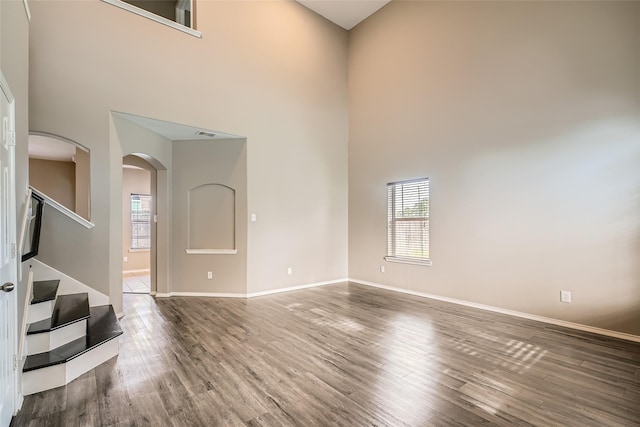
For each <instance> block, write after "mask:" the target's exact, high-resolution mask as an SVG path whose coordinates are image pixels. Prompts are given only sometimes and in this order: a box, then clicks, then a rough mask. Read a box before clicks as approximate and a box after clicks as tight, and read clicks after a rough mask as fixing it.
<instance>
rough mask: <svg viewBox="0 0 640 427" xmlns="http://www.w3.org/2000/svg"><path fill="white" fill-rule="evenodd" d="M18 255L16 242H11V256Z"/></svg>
mask: <svg viewBox="0 0 640 427" xmlns="http://www.w3.org/2000/svg"><path fill="white" fill-rule="evenodd" d="M15 257H16V244H15V243H12V244H11V258H15Z"/></svg>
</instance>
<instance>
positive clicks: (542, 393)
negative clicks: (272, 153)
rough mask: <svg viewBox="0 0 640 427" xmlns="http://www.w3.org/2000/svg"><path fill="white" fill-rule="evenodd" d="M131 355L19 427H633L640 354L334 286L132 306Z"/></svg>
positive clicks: (516, 322) (123, 353)
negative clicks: (242, 297)
mask: <svg viewBox="0 0 640 427" xmlns="http://www.w3.org/2000/svg"><path fill="white" fill-rule="evenodd" d="M124 302H125V313H126V316H125V317H124V318H123V319H122V321H121V326H122V328H123V330H124V335H123V336H122V337H121V345H120V355H119V357H118V358H114V359H112V360H110V361H109V362H107V363H105V364H104V365H102V366H100V367H98V368H96V369H94V370H92V371H90V372H88V373H87V374H85V375H83V376H82V377H80V378H78V379H77V380H75V381H73V382H72V383H71V384H69V385H68V386H66V387H61V388H58V389H55V390H51V391H47V392H44V393H39V394H36V395H33V396H28V397H27V398H26V399H25V402H24V405H23V408H22V411H21V412H20V413H19V415H18V416H17V417H15V418H14V420H13V422H12V426H133V425H135V426H143V425H150V426H180V427H183V426H215V425H220V426H288V425H301V426H311V425H313V426H334V425H335V426H405V425H408V426H449V425H452V426H453V425H455V426H478V425H505V426H506V425H537V426H598V427H602V426H633V425H640V344H638V343H633V342H627V341H622V340H617V339H611V338H606V337H602V336H598V335H592V334H589V333H583V332H579V331H575V330H570V329H565V328H562V327H557V326H552V325H547V324H543V323H538V322H534V321H529V320H524V319H519V318H514V317H510V316H506V315H500V314H495V313H489V312H484V311H481V310H476V309H471V308H466V307H461V306H457V305H453V304H448V303H444V302H439V301H432V300H429V299H424V298H419V297H413V296H409V295H403V294H399V293H394V292H389V291H384V290H379V289H375V288H369V287H366V286H361V285H356V284H346V283H345V284H339V285H331V286H324V287H320V288H314V289H308V290H301V291H296V292H289V293H283V294H277V295H271V296H265V297H260V298H254V299H250V300H240V299H211V298H194V297H191V298H175V297H174V298H171V299H158V300H157V301H156V300H154V299H152V298H151V297H149V296H148V295H125V297H124Z"/></svg>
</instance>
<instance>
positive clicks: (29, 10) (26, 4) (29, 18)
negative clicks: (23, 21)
mask: <svg viewBox="0 0 640 427" xmlns="http://www.w3.org/2000/svg"><path fill="white" fill-rule="evenodd" d="M22 4H24V11H25V13H26V14H27V20H28V21H29V22H31V9H29V3H27V0H22Z"/></svg>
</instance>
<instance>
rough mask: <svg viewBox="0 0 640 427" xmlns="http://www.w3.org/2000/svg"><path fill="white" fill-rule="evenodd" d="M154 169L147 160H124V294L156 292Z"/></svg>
mask: <svg viewBox="0 0 640 427" xmlns="http://www.w3.org/2000/svg"><path fill="white" fill-rule="evenodd" d="M155 176H156V174H155V168H154V167H153V166H152V165H151V164H149V163H148V162H146V161H145V160H144V159H142V158H140V157H138V156H135V155H129V156H125V157H124V158H123V159H122V208H123V209H122V253H123V258H122V292H123V293H129V294H150V293H152V292H153V291H155V286H154V281H153V280H152V278H155V271H153V272H152V268H153V266H154V265H155V263H152V254H155V250H153V249H154V247H155V246H154V245H155V221H154V219H155V217H156V209H155V206H156V203H155V192H156V183H155Z"/></svg>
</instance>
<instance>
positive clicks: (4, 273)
mask: <svg viewBox="0 0 640 427" xmlns="http://www.w3.org/2000/svg"><path fill="white" fill-rule="evenodd" d="M0 89H1V90H0V98H2V99H1V102H0V116H1V117H2V124H1V126H2V129H1V130H0V132H1V133H2V136H1V141H0V427H6V426H8V425H9V423H10V422H11V417H12V415H13V411H14V406H15V397H16V372H15V370H14V368H13V356H14V354H16V348H17V336H18V328H17V323H18V322H17V310H16V307H17V300H16V298H17V297H16V294H17V291H16V290H14V289H13V288H14V284H15V283H16V273H17V262H16V246H15V242H16V225H15V224H16V216H15V212H16V210H15V204H16V199H15V186H14V179H15V175H14V160H15V159H14V150H15V149H14V147H13V145H15V133H14V117H13V104H12V101H13V97H12V96H11V93H10V92H9V88H8V87H7V85H6V81H5V80H4V78H3V76H2V74H1V73H0Z"/></svg>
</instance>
